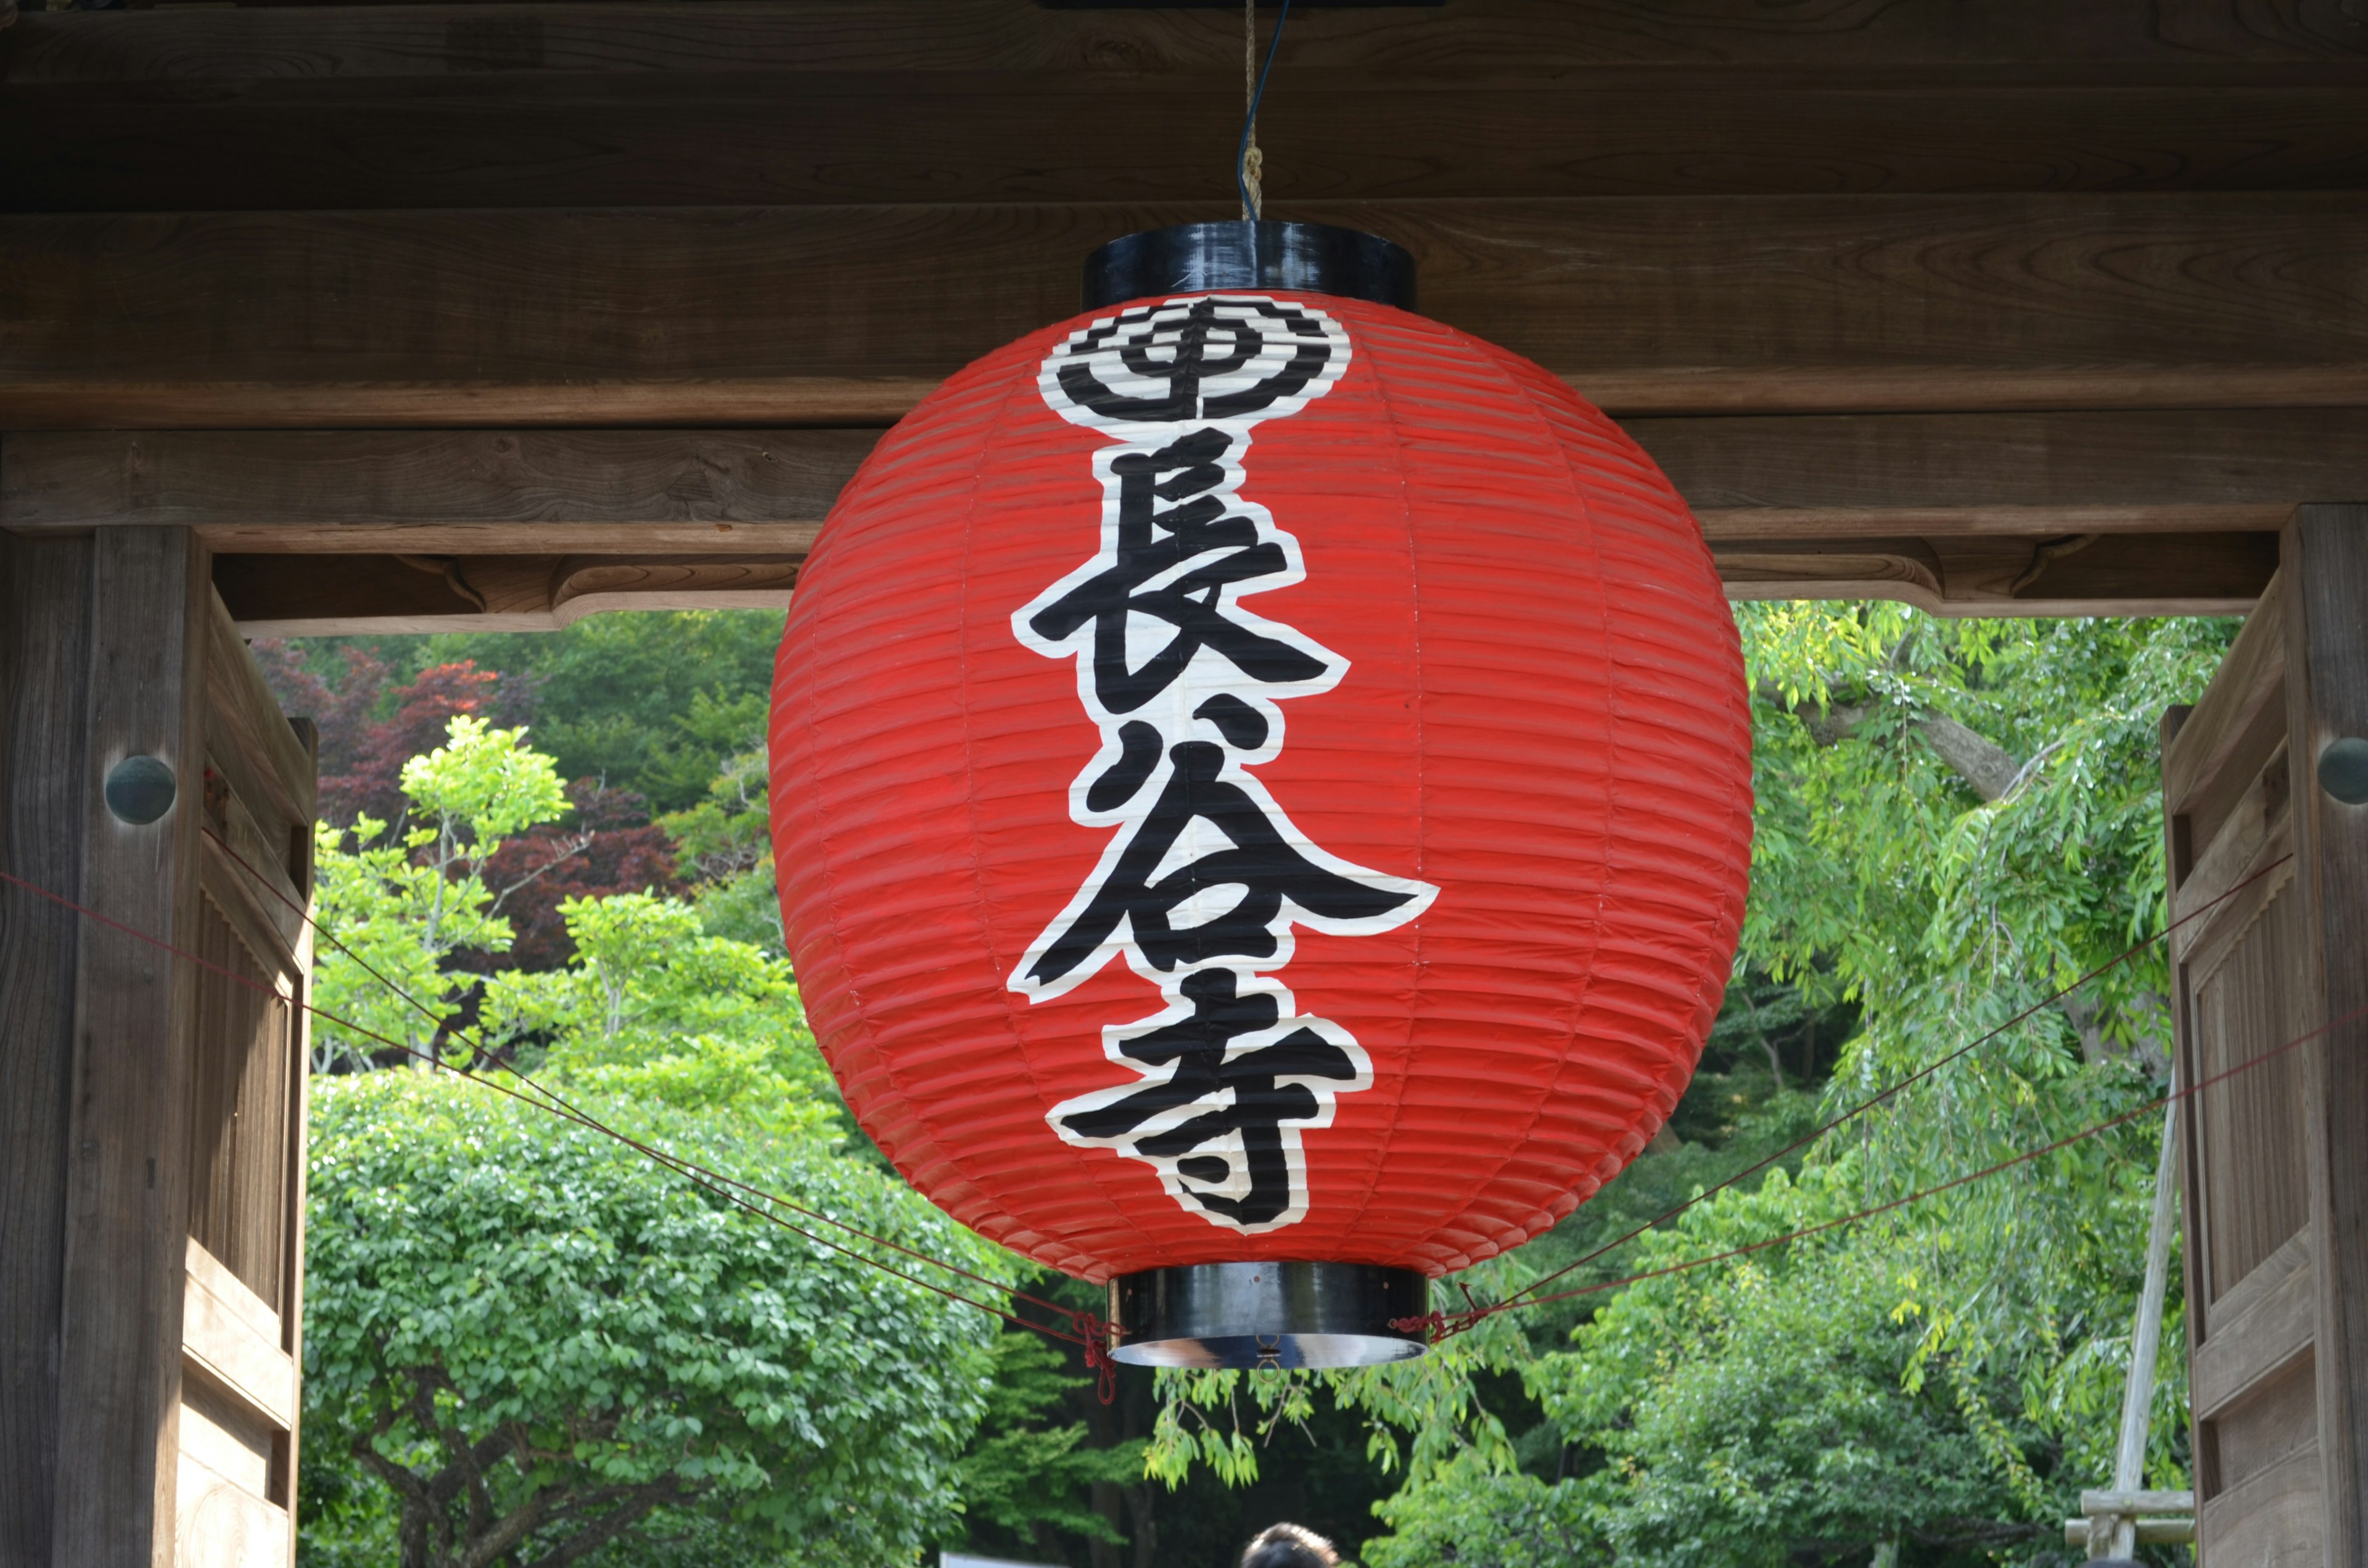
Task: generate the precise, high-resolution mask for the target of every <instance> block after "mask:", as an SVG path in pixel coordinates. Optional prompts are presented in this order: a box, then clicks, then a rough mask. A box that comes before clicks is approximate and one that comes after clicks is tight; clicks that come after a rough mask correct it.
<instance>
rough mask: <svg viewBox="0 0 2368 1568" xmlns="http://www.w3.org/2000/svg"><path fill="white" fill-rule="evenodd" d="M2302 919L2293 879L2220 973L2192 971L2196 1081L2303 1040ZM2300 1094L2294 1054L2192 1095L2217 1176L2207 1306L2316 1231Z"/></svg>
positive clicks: (2206, 1220) (2229, 952) (2209, 1224)
mask: <svg viewBox="0 0 2368 1568" xmlns="http://www.w3.org/2000/svg"><path fill="white" fill-rule="evenodd" d="M2301 909H2302V901H2301V900H2300V899H2298V898H2296V897H2294V892H2293V880H2292V878H2291V877H2289V878H2287V879H2286V880H2285V881H2284V882H2283V885H2281V886H2280V887H2279V888H2278V889H2277V891H2276V892H2274V893H2272V894H2271V896H2270V898H2269V900H2268V902H2267V903H2266V904H2264V905H2263V907H2262V908H2261V910H2260V914H2259V915H2256V916H2255V917H2254V918H2253V919H2252V920H2251V921H2250V922H2249V923H2248V925H2247V926H2246V927H2245V928H2244V930H2243V931H2242V932H2241V933H2239V934H2238V935H2237V937H2236V939H2235V940H2234V941H2232V942H2231V943H2229V945H2228V947H2227V949H2226V955H2225V957H2223V958H2222V959H2221V960H2220V962H2219V963H2218V964H2217V965H2216V966H2215V967H2214V968H2213V969H2212V970H2211V971H2209V972H2208V973H2205V974H2203V976H2201V977H2200V978H2199V977H2197V976H2195V975H2194V974H2193V973H2192V971H2191V972H2190V975H2189V977H2188V981H2187V983H2188V984H2189V986H2190V987H2191V989H2192V996H2193V1001H2192V1005H2191V1012H2190V1015H2189V1016H2190V1017H2191V1019H2192V1023H2193V1028H2192V1040H2191V1041H2190V1046H2191V1051H2192V1056H2193V1058H2194V1069H2195V1073H2196V1080H2194V1081H2203V1080H2209V1079H2216V1078H2219V1077H2220V1075H2221V1074H2226V1073H2228V1072H2229V1071H2230V1070H2231V1069H2233V1068H2236V1067H2238V1066H2241V1065H2242V1064H2243V1063H2245V1062H2251V1061H2253V1060H2255V1059H2256V1058H2258V1057H2260V1056H2263V1055H2265V1054H2267V1053H2268V1052H2271V1051H2276V1050H2277V1049H2278V1048H2279V1047H2280V1046H2282V1045H2283V1044H2284V1043H2285V1042H2286V1041H2287V1040H2291V1039H2293V1038H2294V1035H2295V1034H2296V1033H2298V1032H2299V1031H2298V1030H2297V1029H2296V1028H2295V1027H2294V1024H2295V1014H2296V1012H2297V1011H2298V1010H2299V1009H2298V1007H2297V1006H2296V1000H2295V999H2296V997H2297V996H2298V994H2299V993H2300V990H2301V982H2302V979H2303V977H2304V974H2305V972H2306V966H2305V964H2304V963H2303V961H2302V955H2303V944H2304V941H2305V932H2304V929H2303V922H2302V915H2301ZM2302 1090H2303V1063H2302V1062H2301V1061H2300V1060H2299V1059H2298V1057H2297V1055H2296V1053H2294V1052H2292V1051H2289V1052H2287V1053H2285V1054H2284V1055H2283V1056H2281V1057H2279V1058H2277V1059H2276V1060H2275V1061H2272V1062H2268V1063H2267V1064H2265V1065H2263V1066H2260V1067H2257V1068H2254V1069H2253V1070H2252V1071H2250V1072H2248V1073H2239V1074H2236V1075H2235V1076H2233V1077H2230V1078H2227V1079H2226V1081H2224V1082H2220V1083H2217V1084H2215V1085H2214V1087H2213V1088H2212V1090H2211V1091H2209V1092H2207V1093H2205V1094H2203V1095H2199V1096H2197V1104H2196V1108H2195V1113H2194V1115H2193V1117H2192V1121H2193V1122H2194V1124H2195V1126H2196V1129H2197V1134H2198V1136H2197V1140H2196V1141H2197V1142H2198V1144H2199V1145H2200V1151H2199V1152H2200V1155H2201V1157H2202V1159H2203V1163H2204V1165H2205V1168H2206V1169H2208V1170H2209V1171H2211V1172H2212V1173H2213V1181H2212V1183H2211V1187H2210V1189H2209V1190H2208V1191H2207V1192H2206V1193H2205V1194H2204V1198H2203V1214H2202V1215H2201V1219H2202V1221H2203V1237H2204V1277H2205V1280H2206V1282H2207V1300H2210V1301H2218V1300H2220V1299H2221V1298H2223V1297H2226V1295H2227V1294H2228V1292H2229V1291H2230V1290H2234V1289H2236V1288H2237V1286H2238V1285H2239V1284H2241V1283H2242V1282H2243V1281H2244V1279H2245V1278H2246V1277H2247V1276H2248V1275H2250V1274H2251V1273H2252V1272H2253V1271H2254V1269H2256V1268H2257V1267H2260V1265H2261V1264H2262V1263H2263V1262H2264V1261H2266V1260H2267V1259H2268V1258H2269V1257H2270V1256H2271V1254H2273V1253H2275V1252H2276V1251H2277V1250H2278V1248H2279V1247H2280V1246H2281V1245H2283V1244H2284V1243H2285V1242H2286V1241H2287V1240H2289V1239H2290V1238H2292V1237H2294V1236H2295V1235H2297V1234H2299V1233H2301V1232H2302V1230H2303V1227H2304V1226H2305V1224H2307V1223H2308V1222H2309V1220H2310V1176H2309V1171H2308V1169H2307V1167H2306V1165H2305V1161H2304V1157H2303V1144H2302V1141H2301V1140H2300V1139H2298V1138H2296V1137H2294V1128H2295V1127H2296V1126H2297V1125H2298V1124H2299V1122H2300V1120H2301V1117H2302Z"/></svg>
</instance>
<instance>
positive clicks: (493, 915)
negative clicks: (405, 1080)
mask: <svg viewBox="0 0 2368 1568" xmlns="http://www.w3.org/2000/svg"><path fill="white" fill-rule="evenodd" d="M448 735H449V738H448V739H447V741H446V743H445V744H443V745H441V746H438V747H437V748H436V749H435V750H434V751H432V752H429V753H427V755H426V756H415V757H413V758H412V759H411V760H410V761H409V762H407V763H405V764H404V768H403V793H404V799H405V800H406V801H408V803H409V804H408V809H407V811H406V812H405V815H404V819H403V820H402V821H401V822H398V823H395V824H387V823H382V822H380V821H378V820H377V819H375V818H372V817H369V816H364V817H362V818H360V819H359V821H357V822H356V823H355V824H354V826H353V827H352V828H351V829H350V830H345V829H339V828H337V827H335V826H332V825H330V824H325V823H324V824H322V825H321V827H320V828H319V829H318V832H317V843H316V845H315V848H314V877H315V882H316V892H315V898H316V901H317V906H316V910H315V917H316V918H317V919H318V920H319V921H320V923H321V926H322V927H323V929H324V930H327V931H330V932H332V933H334V934H335V935H336V938H337V941H336V943H333V944H324V945H323V948H322V950H321V952H320V953H319V955H318V957H317V961H316V963H315V966H314V970H313V996H314V999H315V1000H316V1002H317V1003H318V1005H319V1006H321V1007H322V1008H323V1010H324V1011H325V1012H327V1013H328V1014H330V1015H331V1016H332V1018H342V1019H347V1020H350V1021H351V1022H352V1023H353V1024H355V1025H358V1026H359V1028H343V1027H341V1026H340V1025H339V1024H337V1023H336V1022H333V1021H331V1019H327V1018H324V1019H323V1020H322V1022H321V1024H320V1027H319V1028H317V1029H316V1030H315V1031H314V1042H315V1044H314V1061H313V1067H314V1069H315V1071H325V1070H327V1069H329V1068H331V1067H333V1066H335V1065H336V1064H337V1063H339V1062H368V1061H369V1059H370V1055H371V1053H372V1052H373V1051H379V1050H381V1049H383V1046H382V1041H383V1040H397V1041H400V1042H402V1043H403V1044H404V1045H406V1046H408V1047H410V1048H411V1049H412V1050H414V1051H419V1052H422V1053H424V1054H433V1053H434V1052H435V1051H437V1050H438V1049H439V1047H438V1040H439V1038H440V1036H441V1034H442V1031H443V1029H444V1028H445V1027H446V1026H447V1025H449V1024H450V1022H451V1021H452V1020H453V1019H455V1018H457V1017H460V1016H461V1011H462V1008H463V1005H464V1004H465V1003H466V1002H467V1000H468V998H469V997H470V995H471V994H472V992H473V990H474V988H475V984H476V977H475V976H474V975H470V974H463V973H459V972H456V971H454V970H453V967H452V960H453V959H454V957H455V955H457V954H461V953H463V952H485V953H499V952H503V951H505V950H507V949H508V947H509V945H510V937H511V932H510V926H509V922H508V921H507V920H505V919H504V918H502V915H501V913H500V911H501V905H502V901H503V900H504V899H505V898H506V897H507V896H508V894H509V893H510V892H515V891H516V889H517V888H518V887H520V886H523V885H525V882H526V881H531V880H532V878H533V877H534V876H536V875H540V874H541V870H547V869H549V868H550V867H551V866H552V865H554V864H556V863H557V862H558V860H559V859H561V858H564V854H565V851H564V846H562V847H561V848H560V849H559V850H558V851H557V852H555V853H554V855H553V856H552V857H551V858H548V859H546V860H545V861H544V863H543V864H542V866H541V868H540V869H538V870H536V871H533V872H529V874H528V876H527V878H526V879H524V880H522V881H518V882H516V883H513V884H511V885H510V886H509V887H507V888H504V889H502V890H500V891H499V892H496V891H495V890H494V889H492V888H489V887H487V886H486V885H485V880H484V871H485V864H486V862H487V861H488V860H489V859H491V858H492V857H493V855H494V853H495V850H497V849H499V848H500V847H501V844H502V840H503V839H504V838H506V837H507V836H508V835H512V834H516V833H519V832H522V831H523V830H525V829H527V828H529V827H532V826H535V825H537V824H541V823H547V822H552V821H555V820H557V819H558V817H559V816H560V815H561V814H562V813H563V812H565V811H566V810H567V796H566V791H565V790H564V788H563V787H562V786H561V784H560V782H559V777H558V775H557V774H556V773H555V772H553V771H552V766H551V759H550V758H549V757H548V756H543V755H542V754H541V753H540V752H537V751H533V750H531V749H529V748H528V747H527V745H526V744H525V737H526V732H525V731H524V730H523V729H515V730H503V729H495V728H494V727H493V726H491V725H489V724H487V723H485V722H484V721H483V720H481V719H477V718H474V717H472V716H471V715H469V714H466V713H463V714H458V715H455V716H454V718H453V719H452V721H451V723H450V728H449V731H448ZM348 844H350V845H351V846H352V847H350V848H348V847H347V845H348ZM371 971H376V972H375V973H372V972H371ZM397 988H399V990H400V992H401V993H404V994H408V996H409V997H411V998H414V999H416V1002H417V1003H418V1004H419V1006H414V1005H413V1003H412V1002H411V1001H406V1000H405V999H404V995H403V994H397ZM374 1036H375V1037H377V1038H372V1037H374Z"/></svg>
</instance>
